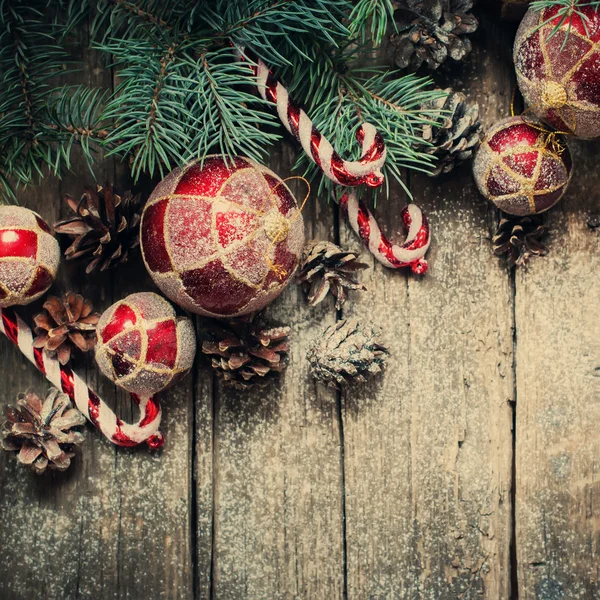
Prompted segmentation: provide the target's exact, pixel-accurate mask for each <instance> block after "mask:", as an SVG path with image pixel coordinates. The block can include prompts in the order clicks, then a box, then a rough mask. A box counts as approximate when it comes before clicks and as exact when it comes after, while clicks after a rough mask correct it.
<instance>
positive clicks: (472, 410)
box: [342, 27, 513, 600]
mask: <svg viewBox="0 0 600 600" xmlns="http://www.w3.org/2000/svg"><path fill="white" fill-rule="evenodd" d="M500 39H501V38H500ZM496 44H499V38H498V36H497V35H494V30H493V27H492V29H491V30H490V29H487V30H486V38H483V37H480V39H479V47H478V49H476V50H474V55H473V56H472V58H471V59H470V61H469V63H468V65H466V66H465V72H464V74H463V78H464V87H465V88H466V91H467V93H468V94H469V96H470V97H471V98H474V99H477V100H478V101H479V103H480V106H481V108H482V116H483V119H484V122H485V123H487V124H490V123H491V122H493V121H494V120H495V119H496V118H498V116H499V115H501V114H502V113H503V112H504V111H507V109H508V103H509V97H510V89H511V86H510V78H509V73H510V69H509V66H508V65H507V64H506V63H504V62H503V60H502V58H501V57H500V55H499V53H498V52H496V50H495V45H496ZM504 114H506V113H505V112H504ZM410 187H411V190H412V192H413V193H414V196H415V201H416V202H417V203H418V204H420V205H421V206H422V208H423V209H424V210H425V211H426V213H427V215H428V217H429V219H430V222H431V226H432V230H433V236H434V241H433V244H432V248H431V250H430V252H429V254H428V259H429V263H430V270H429V272H428V273H427V274H426V275H425V276H424V277H423V278H422V279H421V278H416V277H414V276H411V275H407V274H406V273H398V272H397V273H394V272H391V271H389V270H386V269H385V268H383V267H381V266H380V265H377V266H375V268H374V269H373V270H369V271H367V272H365V273H364V275H363V282H364V283H365V284H366V285H367V287H368V291H367V292H364V293H362V294H360V295H359V296H356V297H355V299H354V300H353V301H352V303H351V304H350V306H349V307H348V308H347V309H344V310H343V316H354V317H357V318H358V319H359V320H361V321H363V322H364V323H373V324H374V325H376V326H379V327H381V328H382V329H383V331H384V338H385V339H386V341H387V343H388V345H389V349H390V351H391V357H390V360H389V366H388V369H387V372H386V373H385V374H384V376H383V377H382V378H381V379H380V380H378V381H375V382H373V383H370V384H368V385H361V386H357V387H352V388H350V389H349V390H348V391H347V392H346V393H345V394H344V396H343V404H342V411H343V412H342V414H343V439H344V457H345V462H344V465H345V489H346V523H347V531H346V543H347V555H348V598H351V599H352V598H357V599H358V598H414V599H416V598H431V599H436V600H443V599H448V600H449V599H455V598H474V597H486V598H508V597H509V596H510V556H509V555H510V552H509V546H510V537H511V522H510V521H511V515H510V507H511V498H510V487H511V456H512V452H511V445H512V437H511V422H512V408H511V404H510V402H511V400H512V398H513V377H512V362H513V356H512V343H513V339H512V330H511V324H512V314H511V313H512V310H513V308H512V291H511V285H510V278H509V276H508V273H507V272H506V271H505V270H504V269H503V268H502V267H501V266H500V265H499V264H498V261H497V259H495V258H494V257H493V255H492V252H491V248H490V242H489V240H490V235H491V231H493V229H494V227H495V219H496V215H495V211H494V210H493V209H491V208H490V207H489V206H488V205H487V204H486V202H485V201H483V200H481V199H480V198H479V197H478V194H477V192H476V190H475V187H474V184H473V182H472V178H471V174H470V172H469V170H468V169H463V170H462V171H459V172H457V173H453V174H452V176H451V177H449V178H447V179H442V180H439V181H431V180H427V179H426V178H423V177H417V178H411V185H410ZM404 201H405V199H404V198H403V195H402V194H401V193H400V192H399V190H398V188H397V187H395V188H394V191H393V193H392V195H391V197H390V198H389V199H383V200H380V203H379V211H378V212H379V213H380V215H381V216H382V219H383V220H384V222H385V223H386V225H387V229H388V232H389V233H392V232H393V231H398V230H399V229H400V228H401V223H400V219H399V209H400V207H401V206H402V205H403V203H404ZM342 241H343V243H345V244H347V245H353V246H357V242H356V239H355V237H354V236H353V235H352V234H351V233H349V230H348V228H347V227H345V226H344V227H343V228H342ZM363 255H364V259H365V260H371V259H370V258H368V257H367V256H366V255H365V254H364V253H363Z"/></svg>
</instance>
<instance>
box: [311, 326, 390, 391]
mask: <svg viewBox="0 0 600 600" xmlns="http://www.w3.org/2000/svg"><path fill="white" fill-rule="evenodd" d="M388 354H389V352H388V350H387V348H385V347H384V346H382V345H381V344H380V343H379V342H378V341H377V332H376V331H375V330H374V329H373V328H372V327H371V326H369V325H365V326H363V325H361V324H360V323H359V322H358V321H357V320H356V319H348V320H344V321H338V322H337V323H336V324H335V325H331V326H329V327H328V328H327V329H326V330H325V331H324V332H323V334H322V335H320V336H319V337H318V338H317V339H316V340H315V341H314V342H313V345H312V347H311V348H310V349H309V351H308V353H307V355H306V357H307V358H308V361H309V363H310V367H311V371H312V374H313V375H314V376H315V377H316V378H317V379H319V380H320V381H322V382H323V383H327V384H329V385H330V386H333V387H335V385H336V384H339V385H344V384H347V383H351V382H352V381H365V380H366V379H367V377H370V376H372V375H375V374H376V373H379V372H381V370H382V369H383V367H384V365H385V361H386V358H387V356H388Z"/></svg>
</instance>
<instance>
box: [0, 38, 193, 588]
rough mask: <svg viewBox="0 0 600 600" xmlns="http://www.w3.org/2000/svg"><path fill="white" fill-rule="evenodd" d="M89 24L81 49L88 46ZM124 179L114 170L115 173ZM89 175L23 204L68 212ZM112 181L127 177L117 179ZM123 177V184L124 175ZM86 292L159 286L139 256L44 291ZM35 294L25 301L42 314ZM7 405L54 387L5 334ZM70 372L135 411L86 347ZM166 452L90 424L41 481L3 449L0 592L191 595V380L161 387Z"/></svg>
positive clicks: (105, 80)
mask: <svg viewBox="0 0 600 600" xmlns="http://www.w3.org/2000/svg"><path fill="white" fill-rule="evenodd" d="M85 35H86V34H85V31H84V30H82V31H81V32H79V36H80V39H79V42H78V44H77V47H78V48H81V49H84V48H87V45H88V44H87V39H86V38H85ZM83 59H84V62H85V70H84V72H83V73H79V74H78V75H77V81H78V82H81V81H82V79H83V82H84V83H86V84H88V85H92V86H94V85H104V86H106V85H108V86H110V82H111V77H112V74H111V71H110V70H107V69H105V68H104V67H103V66H102V65H101V64H100V63H99V62H98V60H97V56H96V55H94V54H93V53H89V52H87V51H84V55H83ZM117 171H119V172H120V171H121V169H120V166H117V165H115V163H114V162H113V161H112V160H110V161H109V160H107V161H104V162H99V164H98V167H97V171H96V173H97V176H98V179H99V181H111V180H113V178H114V177H115V173H116V172H117ZM120 175H121V173H120ZM89 182H90V176H89V173H88V171H87V167H86V166H85V164H84V162H83V159H81V158H77V159H76V161H75V162H74V167H73V173H72V174H69V175H67V176H66V177H65V178H64V179H63V180H62V181H58V180H57V179H56V178H52V177H48V179H46V180H45V181H44V184H43V185H42V186H40V187H39V188H37V189H31V190H29V191H28V192H27V193H24V194H22V195H21V196H20V201H21V204H22V205H24V206H26V207H28V208H31V209H33V210H36V211H37V212H39V213H40V214H41V215H42V217H43V218H44V219H46V220H47V222H48V223H50V224H52V223H54V222H55V221H56V220H57V219H58V218H61V217H63V216H66V214H67V213H68V208H67V207H66V205H65V204H64V203H63V201H62V197H63V194H64V193H66V192H68V193H71V194H72V195H74V196H76V195H77V194H79V193H81V191H82V186H83V185H84V184H87V183H89ZM119 183H123V179H122V178H120V180H119ZM125 183H126V181H125ZM68 289H72V290H74V291H76V292H81V293H82V294H84V295H85V296H87V297H89V298H90V299H92V300H93V302H94V304H95V307H96V309H98V310H100V311H102V310H104V309H106V308H108V306H109V305H110V304H112V303H113V302H114V301H116V300H118V299H121V298H122V297H124V296H125V295H127V294H128V293H131V292H133V291H140V290H152V291H155V290H154V288H153V286H152V284H151V282H150V280H149V278H148V277H147V276H146V275H145V270H144V268H143V263H142V261H141V258H140V257H139V256H137V257H136V258H135V259H134V260H132V262H131V263H130V264H128V265H126V266H124V267H122V268H120V270H118V271H116V272H114V273H104V274H94V275H93V276H91V277H88V276H86V275H85V272H84V266H82V265H81V264H80V265H73V264H70V263H66V262H65V261H63V263H62V265H61V267H60V269H59V275H58V277H57V281H56V283H55V285H54V286H53V287H52V289H51V292H52V293H55V294H61V293H63V292H65V291H66V290H68ZM40 308H41V302H37V303H35V304H34V305H33V306H31V307H26V308H24V309H20V313H21V314H22V315H24V316H25V315H27V316H31V315H32V314H34V313H35V312H39V310H40ZM0 353H1V356H2V364H3V379H2V404H3V405H4V403H5V402H8V401H9V400H10V401H12V400H14V398H15V397H16V395H17V393H18V392H20V391H24V390H26V389H28V388H29V387H32V386H33V387H34V389H35V390H36V391H37V392H38V393H40V394H41V393H44V392H45V390H46V389H48V387H49V384H48V383H47V382H46V380H45V379H44V377H43V376H42V375H40V374H39V373H38V372H37V371H36V370H35V368H34V367H33V366H32V365H31V364H30V363H29V362H28V361H27V360H26V359H25V358H23V357H22V355H21V354H20V353H19V351H18V350H17V349H16V348H14V347H13V346H12V344H11V343H10V342H9V341H8V340H7V339H4V337H2V339H0ZM75 366H76V370H77V371H78V372H79V373H81V374H82V375H84V377H86V379H87V381H88V383H89V384H90V386H91V387H92V388H93V389H95V390H96V391H97V392H98V393H99V395H100V396H101V397H102V398H103V399H104V400H105V401H106V402H107V403H108V404H109V405H110V406H112V407H113V408H114V409H115V410H116V412H117V414H119V415H120V416H121V417H122V418H123V419H125V420H130V419H131V418H132V416H133V413H134V408H133V407H132V402H131V400H130V398H129V394H127V393H124V392H118V393H117V392H116V390H115V386H114V385H112V384H111V383H110V382H109V381H108V380H106V379H105V378H103V377H101V376H100V375H99V372H98V369H97V368H96V366H95V363H94V360H93V357H92V356H91V355H90V356H88V357H86V358H85V359H80V360H79V361H78V362H76V363H75ZM162 401H163V406H164V416H163V423H164V425H163V426H162V428H163V430H164V431H165V432H167V435H166V438H167V441H166V443H165V446H164V448H163V449H162V450H161V451H159V452H156V453H152V452H149V451H148V450H147V449H146V448H139V449H131V450H127V449H122V448H116V447H115V446H114V445H113V444H111V443H110V442H108V441H107V440H105V439H104V438H103V437H102V435H100V434H99V433H98V432H97V431H95V430H94V429H93V428H92V427H91V426H87V427H86V430H87V431H86V433H87V436H86V437H87V439H86V441H85V442H84V444H83V445H82V446H81V447H80V453H79V455H78V456H77V457H76V458H75V459H74V464H73V465H72V467H71V468H70V469H69V471H67V472H66V473H58V474H56V473H54V474H52V473H48V474H47V475H44V476H41V477H36V476H35V475H32V474H31V473H29V472H27V471H26V470H25V469H23V468H21V467H19V466H18V465H17V464H16V461H15V459H14V458H13V457H12V456H10V455H9V454H8V453H5V452H1V453H0V490H2V492H1V493H0V532H1V534H2V542H1V543H0V598H2V599H3V600H32V599H37V598H44V599H47V600H55V599H56V600H65V599H68V600H71V599H75V598H90V599H94V600H97V599H105V598H106V599H108V598H134V599H135V598H165V599H166V598H173V599H179V598H186V597H190V596H191V590H192V564H191V550H190V538H191V535H190V534H191V522H190V511H189V506H190V503H189V495H190V490H191V487H190V483H191V461H190V457H191V444H192V429H191V422H192V380H191V378H187V379H185V380H184V381H182V382H181V383H180V384H179V385H178V386H177V387H175V388H173V389H172V390H170V391H168V392H167V393H165V394H163V395H162Z"/></svg>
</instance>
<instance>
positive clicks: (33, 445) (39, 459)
mask: <svg viewBox="0 0 600 600" xmlns="http://www.w3.org/2000/svg"><path fill="white" fill-rule="evenodd" d="M6 419H7V420H6V421H5V422H4V424H3V425H2V439H1V440H0V445H1V446H2V448H3V449H4V450H7V451H9V452H16V453H17V460H18V461H19V462H20V463H21V464H22V465H25V466H27V467H30V468H31V469H32V470H33V471H34V472H36V473H38V474H40V473H43V472H44V471H45V470H46V468H47V467H49V468H50V469H56V470H58V471H64V470H66V469H68V468H69V465H70V464H71V458H73V456H75V453H74V452H73V450H74V448H75V446H76V445H78V444H81V442H82V441H83V434H82V433H81V432H80V431H75V430H73V428H74V427H78V426H80V425H83V424H84V423H85V417H84V416H83V415H82V414H81V413H80V412H79V411H78V410H77V409H76V408H74V407H72V406H71V400H70V399H69V397H68V396H67V395H66V394H63V393H62V392H59V391H58V390H57V389H55V388H52V389H50V391H49V392H48V395H47V396H46V399H45V400H44V401H43V402H42V400H41V399H40V397H39V396H38V395H37V394H35V393H34V392H32V391H31V390H29V391H27V392H26V393H24V394H19V396H17V404H16V406H7V407H6Z"/></svg>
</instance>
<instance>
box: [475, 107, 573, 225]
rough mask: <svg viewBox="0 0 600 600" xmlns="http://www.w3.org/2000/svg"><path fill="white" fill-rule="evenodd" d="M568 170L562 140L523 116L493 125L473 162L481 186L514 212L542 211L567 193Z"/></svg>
mask: <svg viewBox="0 0 600 600" xmlns="http://www.w3.org/2000/svg"><path fill="white" fill-rule="evenodd" d="M571 172H572V163H571V155H570V153H569V149H568V148H567V146H566V143H565V142H564V140H563V139H562V138H561V137H560V136H555V135H553V134H552V133H551V132H550V131H548V130H547V129H546V127H545V126H544V125H542V124H541V123H539V122H537V121H535V120H533V119H531V118H524V117H522V116H521V117H509V118H508V119H504V120H502V121H500V122H499V123H497V124H496V125H495V126H494V127H492V129H491V130H490V131H488V132H487V133H486V135H485V138H484V140H483V142H482V143H481V146H480V148H479V150H478V151H477V154H476V155H475V159H474V161H473V175H474V177H475V182H476V183H477V186H478V188H479V191H480V192H481V193H482V194H483V196H485V197H486V198H487V199H488V200H490V201H492V202H493V203H494V204H495V205H496V206H497V207H498V208H500V209H501V210H503V211H505V212H507V213H510V214H513V215H529V214H535V213H540V212H543V211H545V210H548V209H549V208H551V207H552V206H554V205H555V204H556V203H557V202H558V201H559V200H560V199H561V197H562V195H563V194H564V193H565V190H566V188H567V185H568V183H569V180H570V178H571Z"/></svg>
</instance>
